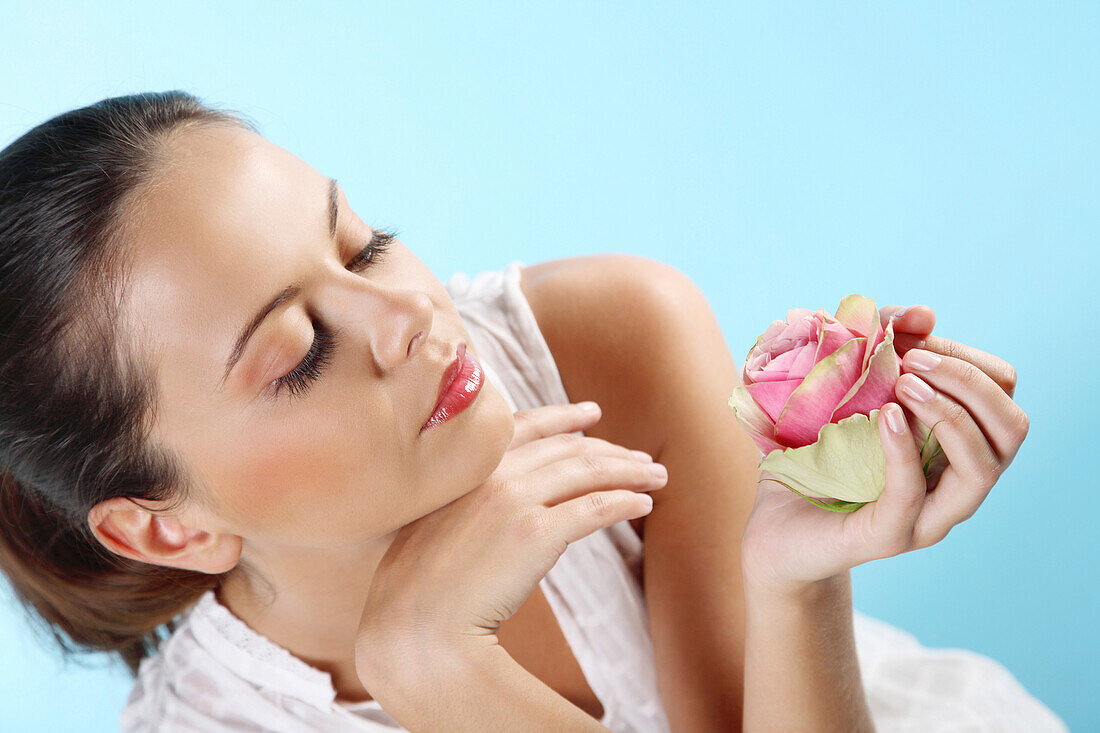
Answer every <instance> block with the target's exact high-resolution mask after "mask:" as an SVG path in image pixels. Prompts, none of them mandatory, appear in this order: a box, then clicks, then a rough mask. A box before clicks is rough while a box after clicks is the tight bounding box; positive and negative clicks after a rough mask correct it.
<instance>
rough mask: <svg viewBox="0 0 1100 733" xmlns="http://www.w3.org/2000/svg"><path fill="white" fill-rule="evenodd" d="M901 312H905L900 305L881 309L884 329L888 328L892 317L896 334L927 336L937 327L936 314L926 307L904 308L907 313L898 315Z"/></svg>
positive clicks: (880, 316)
mask: <svg viewBox="0 0 1100 733" xmlns="http://www.w3.org/2000/svg"><path fill="white" fill-rule="evenodd" d="M901 310H903V307H902V306H900V305H884V306H882V307H881V308H879V309H878V314H879V319H880V320H881V321H882V325H883V327H885V326H886V323H887V321H889V320H890V318H891V317H893V318H894V333H895V334H917V335H919V336H927V335H928V334H930V333H932V329H933V328H935V327H936V312H935V311H934V310H932V309H931V308H929V307H928V306H926V305H910V306H906V307H904V311H905V312H904V313H903V314H902V315H900V316H899V315H897V313H898V311H901Z"/></svg>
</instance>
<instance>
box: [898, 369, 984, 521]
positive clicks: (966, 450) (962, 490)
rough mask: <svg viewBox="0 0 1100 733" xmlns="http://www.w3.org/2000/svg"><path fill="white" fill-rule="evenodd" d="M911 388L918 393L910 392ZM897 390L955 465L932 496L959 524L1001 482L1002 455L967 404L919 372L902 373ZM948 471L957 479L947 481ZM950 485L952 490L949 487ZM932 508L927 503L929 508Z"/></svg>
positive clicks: (943, 513) (943, 516)
mask: <svg viewBox="0 0 1100 733" xmlns="http://www.w3.org/2000/svg"><path fill="white" fill-rule="evenodd" d="M922 387H923V388H922ZM911 390H913V391H914V393H915V394H916V395H917V397H912V396H910V391H911ZM896 391H897V394H898V397H899V398H900V399H899V402H900V403H901V404H902V405H903V406H904V407H906V408H908V409H909V411H910V412H912V413H913V415H914V416H915V417H916V418H917V419H918V420H920V421H921V422H922V423H924V424H925V425H930V426H932V429H933V432H934V434H935V436H936V440H938V441H939V444H940V446H941V447H942V448H943V452H944V453H945V454H946V455H947V460H948V461H949V462H950V464H951V465H950V466H949V467H948V469H947V470H946V471H945V472H944V477H943V478H942V479H941V480H940V484H939V485H938V486H937V487H936V490H935V491H934V492H932V495H931V496H936V497H937V501H936V510H937V512H938V514H937V516H938V517H939V519H940V520H941V521H942V520H953V523H955V524H957V523H958V522H961V521H962V520H964V519H966V518H967V517H969V516H970V515H971V514H973V513H974V512H975V511H977V509H978V506H979V505H981V503H982V501H984V500H985V497H986V495H987V494H988V493H989V490H990V489H992V488H993V484H995V483H996V482H997V478H998V477H999V476H1000V472H1001V462H1000V459H998V458H997V455H996V454H995V453H994V451H993V448H992V446H990V445H989V442H988V441H987V440H986V438H985V436H984V435H983V434H982V431H981V430H979V429H978V425H977V424H976V423H975V422H974V419H973V418H972V417H971V416H970V413H969V412H967V411H966V408H964V407H963V406H962V405H960V404H959V403H958V402H956V401H955V400H953V399H951V398H950V397H948V396H947V395H945V394H943V393H941V392H937V391H936V390H934V389H932V387H931V386H929V385H928V383H927V382H925V381H924V380H922V379H921V378H920V377H918V376H916V375H915V374H904V375H902V377H901V379H899V380H898V382H897V388H896ZM928 392H931V394H932V396H931V397H929V398H928V399H927V400H923V399H919V397H920V396H921V395H925V394H927V393H928ZM948 473H950V474H952V475H953V476H954V477H955V479H956V480H955V481H954V482H950V481H947V476H948ZM945 483H947V484H948V486H945V485H944V484H945ZM949 487H950V488H951V490H950V491H947V490H946V489H948V488H949ZM930 498H931V497H930ZM930 509H931V507H927V508H926V510H925V511H929V510H930Z"/></svg>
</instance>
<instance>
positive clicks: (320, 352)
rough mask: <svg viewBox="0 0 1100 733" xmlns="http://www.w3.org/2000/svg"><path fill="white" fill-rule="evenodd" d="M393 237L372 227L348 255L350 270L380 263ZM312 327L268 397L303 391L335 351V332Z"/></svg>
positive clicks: (323, 325)
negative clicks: (366, 240)
mask: <svg viewBox="0 0 1100 733" xmlns="http://www.w3.org/2000/svg"><path fill="white" fill-rule="evenodd" d="M396 236H397V235H396V233H393V232H387V231H382V230H380V229H375V230H374V234H373V236H372V237H371V240H370V244H368V245H367V246H366V247H364V248H363V249H362V250H360V251H359V253H358V254H356V255H355V257H352V258H351V262H349V263H348V264H347V269H349V270H351V271H352V272H362V271H363V270H366V269H367V268H368V267H370V266H371V265H377V264H378V263H380V262H382V260H383V259H384V256H385V253H386V251H387V250H388V249H389V246H390V243H391V242H393V240H394V239H395V238H396ZM313 329H314V330H313V333H314V336H313V343H312V344H310V346H309V351H307V352H306V355H305V357H303V358H302V361H300V362H299V363H298V366H296V367H294V369H292V370H291V371H289V372H287V374H286V375H284V376H282V377H279V378H278V379H276V380H275V381H274V382H272V384H273V385H274V392H272V394H271V399H275V398H276V397H278V396H279V391H280V390H282V389H285V390H286V391H287V392H288V393H289V394H290V395H291V396H292V397H293V396H299V395H302V394H304V393H305V392H306V391H307V390H308V389H309V387H310V385H311V384H313V382H315V381H317V380H318V379H319V378H320V377H321V372H322V371H323V370H324V368H325V366H327V365H328V363H329V362H330V361H331V359H332V354H333V352H334V351H335V350H336V334H335V333H333V332H332V331H331V330H329V328H328V327H327V326H325V324H323V323H320V322H318V323H317V324H315V325H314V327H313Z"/></svg>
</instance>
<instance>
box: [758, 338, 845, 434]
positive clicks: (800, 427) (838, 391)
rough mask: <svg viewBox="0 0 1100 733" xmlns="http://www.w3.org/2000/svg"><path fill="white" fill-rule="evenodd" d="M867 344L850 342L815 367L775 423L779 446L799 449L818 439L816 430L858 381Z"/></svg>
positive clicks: (827, 419)
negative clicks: (864, 348)
mask: <svg viewBox="0 0 1100 733" xmlns="http://www.w3.org/2000/svg"><path fill="white" fill-rule="evenodd" d="M866 342H867V340H866V339H852V340H851V341H849V342H848V343H846V344H844V345H843V346H841V347H840V348H839V349H837V350H836V351H834V352H833V353H832V354H830V355H829V356H826V357H825V358H824V359H822V360H821V361H819V362H818V363H817V364H815V365H814V368H813V369H811V370H810V373H809V374H807V375H806V378H805V379H804V380H802V384H800V385H799V386H798V389H796V390H795V391H794V392H793V393H792V394H791V396H790V399H788V400H787V405H786V407H784V408H783V412H782V413H780V415H779V419H778V420H776V422H775V439H776V441H777V442H779V444H780V445H785V446H789V447H800V446H804V445H809V444H810V443H813V442H814V441H815V440H817V433H818V431H819V430H820V429H821V427H822V426H823V425H825V424H826V423H828V422H829V418H830V417H831V416H832V414H833V410H835V409H836V406H837V405H838V404H840V400H841V399H842V398H843V397H844V395H845V394H847V392H848V390H849V389H850V388H851V386H852V385H853V384H854V383H855V381H856V380H857V379H858V378H859V372H860V365H861V362H862V358H863V352H862V349H863V346H864V344H866Z"/></svg>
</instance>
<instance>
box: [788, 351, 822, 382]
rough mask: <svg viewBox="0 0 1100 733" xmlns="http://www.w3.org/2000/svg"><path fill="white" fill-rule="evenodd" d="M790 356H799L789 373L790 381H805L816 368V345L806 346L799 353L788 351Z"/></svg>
mask: <svg viewBox="0 0 1100 733" xmlns="http://www.w3.org/2000/svg"><path fill="white" fill-rule="evenodd" d="M787 353H788V354H797V355H798V356H797V358H796V359H795V360H794V363H793V364H791V368H790V370H788V372H787V378H788V379H803V378H805V376H806V375H807V374H809V373H810V370H811V369H813V368H814V364H816V363H817V361H816V360H815V359H814V356H815V355H816V353H817V347H816V346H814V344H806V345H805V346H803V347H802V348H801V349H799V350H798V351H788V352H787Z"/></svg>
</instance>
